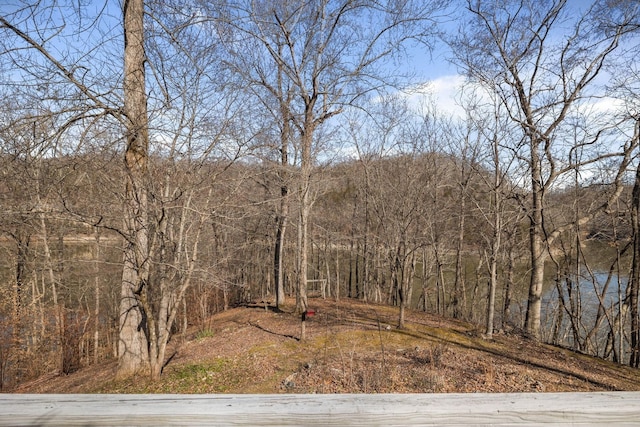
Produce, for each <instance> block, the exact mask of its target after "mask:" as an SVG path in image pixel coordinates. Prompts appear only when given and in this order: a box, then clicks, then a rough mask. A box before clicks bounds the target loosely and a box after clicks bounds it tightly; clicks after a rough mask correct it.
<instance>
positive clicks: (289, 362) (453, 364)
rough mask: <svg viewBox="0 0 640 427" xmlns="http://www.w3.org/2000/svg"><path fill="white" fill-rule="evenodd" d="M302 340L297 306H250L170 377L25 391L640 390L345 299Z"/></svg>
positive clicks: (187, 349)
mask: <svg viewBox="0 0 640 427" xmlns="http://www.w3.org/2000/svg"><path fill="white" fill-rule="evenodd" d="M310 306H311V307H312V308H314V309H315V310H316V311H317V313H316V315H315V316H314V317H312V318H310V319H309V321H307V323H306V324H307V327H306V330H307V339H306V340H305V341H304V342H300V341H299V340H298V337H299V334H300V319H299V317H298V316H296V315H294V314H293V307H290V308H288V309H285V310H284V311H283V312H280V313H276V312H274V311H270V310H269V311H267V310H265V309H264V308H261V307H257V306H254V307H240V308H235V309H232V310H229V311H227V312H224V313H220V314H217V315H215V316H214V317H213V318H212V319H211V322H210V325H211V328H210V329H208V330H207V331H206V332H205V333H203V332H202V331H200V332H198V331H197V330H196V329H194V330H193V331H192V332H191V333H190V334H189V335H188V336H184V337H177V338H176V339H174V342H172V343H171V345H172V350H171V353H170V356H171V359H170V361H169V362H168V363H167V366H166V368H165V370H164V373H163V376H162V379H161V380H160V381H158V382H155V383H150V382H149V381H148V380H147V379H145V378H136V379H135V380H130V381H120V382H115V381H114V380H113V374H114V371H115V363H113V362H112V363H108V364H103V365H100V366H92V367H88V368H85V369H82V370H80V371H79V372H77V373H74V374H72V375H67V376H59V375H56V374H51V375H49V376H46V377H43V378H40V379H38V380H36V381H33V382H31V383H29V384H25V385H23V386H22V387H20V388H19V389H18V390H16V391H17V392H20V393H336V392H341V393H388V392H392V393H394V392H398V393H399V392H545V391H546V392H554V391H598V390H640V371H638V370H635V369H630V368H628V367H625V366H620V365H616V364H613V363H609V362H605V361H602V360H599V359H596V358H593V357H589V356H585V355H581V354H577V353H573V352H570V351H568V350H564V349H559V348H555V347H552V346H548V345H542V344H538V343H536V342H534V341H531V340H528V339H525V338H523V337H520V336H518V335H497V336H495V338H494V339H493V340H491V341H488V340H484V339H483V338H482V337H481V336H480V334H479V333H478V331H477V329H476V328H475V327H474V326H472V325H469V324H466V323H463V322H456V321H452V320H449V319H442V318H440V317H436V316H432V315H429V314H426V313H421V312H412V311H410V312H408V314H407V320H408V322H407V327H406V329H403V330H398V329H397V328H395V326H394V325H395V323H396V317H397V309H394V308H392V307H387V306H381V305H374V304H366V303H362V302H359V301H353V300H347V299H343V300H341V301H339V302H335V301H333V300H321V299H313V300H311V301H310Z"/></svg>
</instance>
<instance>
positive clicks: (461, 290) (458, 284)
mask: <svg viewBox="0 0 640 427" xmlns="http://www.w3.org/2000/svg"><path fill="white" fill-rule="evenodd" d="M463 175H464V172H463ZM463 179H464V177H463ZM460 187H461V190H460V213H459V217H458V241H457V247H456V277H455V282H454V285H453V301H451V304H452V305H453V317H454V318H455V319H461V318H462V317H463V316H464V308H465V307H464V306H465V305H466V301H465V285H464V276H463V271H462V270H463V268H464V265H463V263H464V260H463V257H462V245H463V243H464V221H465V216H466V213H465V210H466V199H465V196H464V185H463V184H461V185H460Z"/></svg>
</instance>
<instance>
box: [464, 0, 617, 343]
mask: <svg viewBox="0 0 640 427" xmlns="http://www.w3.org/2000/svg"><path fill="white" fill-rule="evenodd" d="M596 3H597V2H596ZM467 9H468V11H469V13H470V14H471V17H472V18H471V19H470V20H469V21H468V22H467V23H466V24H465V25H466V28H465V31H464V33H465V34H464V36H462V37H461V38H460V39H459V40H458V41H457V43H456V44H455V50H456V55H457V59H458V60H459V62H460V64H461V65H462V66H463V68H464V69H465V70H466V71H467V73H468V74H469V76H470V77H472V78H473V79H475V80H477V81H480V82H482V83H484V84H487V86H488V87H490V89H491V90H494V91H495V92H496V94H497V95H498V96H499V98H500V102H501V103H502V104H503V105H504V107H505V110H506V111H507V114H508V115H509V117H510V118H511V119H512V120H514V121H515V122H516V123H518V124H519V125H520V127H521V132H522V135H523V138H524V141H525V142H526V148H527V150H528V152H527V154H526V156H527V157H526V159H527V164H528V168H529V184H528V185H529V192H530V201H529V220H530V228H529V231H530V233H529V234H530V251H531V254H530V255H531V279H530V285H529V301H528V308H527V316H526V330H527V332H528V333H529V334H530V335H532V336H534V337H536V338H540V312H541V296H542V289H543V287H542V286H543V282H544V262H545V260H546V258H547V253H548V252H547V251H548V248H549V245H550V244H551V243H553V241H554V240H555V238H556V236H557V235H558V234H559V233H560V232H561V230H562V227H560V228H556V229H555V230H548V229H546V228H545V222H544V207H545V196H546V194H548V193H549V191H550V190H551V189H552V188H553V186H554V185H555V184H556V183H557V181H558V179H559V177H561V176H563V174H566V173H567V172H568V171H571V170H574V169H575V168H576V167H578V166H579V165H576V164H574V163H573V162H571V159H569V158H568V148H569V147H566V146H564V147H563V144H565V143H566V141H563V137H562V132H563V126H564V125H565V123H566V120H567V118H568V117H570V116H571V115H572V114H574V113H575V111H576V109H580V108H581V106H584V105H585V103H586V102H587V101H588V100H589V97H590V96H594V95H595V93H596V89H597V87H596V84H595V83H596V77H598V76H599V75H600V73H601V71H602V69H603V66H604V65H605V64H606V63H607V61H609V60H610V57H611V56H612V53H613V52H615V51H616V49H617V48H618V46H619V44H620V40H621V38H622V37H624V36H625V34H626V33H628V31H629V26H628V22H620V23H617V25H616V26H615V27H612V28H610V30H607V31H600V30H599V28H598V27H597V25H595V23H594V18H595V16H594V13H596V12H597V10H596V8H595V7H593V6H592V7H590V8H588V9H587V10H586V11H585V12H584V13H577V12H576V11H575V10H574V11H569V10H568V3H567V1H566V0H550V1H544V2H538V1H536V2H534V1H529V0H514V1H508V2H503V3H500V4H496V3H492V2H485V1H479V0H469V1H468V2H467ZM569 13H571V14H572V15H573V16H574V17H575V18H573V19H572V18H570V16H569ZM569 20H570V22H571V27H568V26H567V22H569ZM601 136H602V135H601V134H600V133H599V132H598V131H597V130H590V132H588V133H587V134H585V135H584V138H583V139H582V141H580V146H581V147H584V148H588V147H592V146H593V145H594V144H597V143H598V142H599V141H600V137H601ZM523 148H524V146H523ZM625 148H626V149H627V153H626V154H628V148H629V147H628V146H627V147H625ZM609 155H610V156H619V155H620V153H609ZM600 159H602V156H599V155H597V154H594V156H592V157H591V158H589V159H587V160H583V162H582V166H584V165H585V164H591V163H594V162H597V161H599V160H600ZM620 164H621V165H623V166H624V165H625V164H626V162H625V161H624V160H623V161H622V162H621V163H620ZM618 183H619V181H618ZM618 188H619V189H620V188H621V187H620V186H618ZM618 194H619V191H614V192H613V193H612V195H611V198H610V199H609V201H608V202H605V203H604V204H603V205H602V206H601V208H602V209H604V208H606V207H607V206H609V204H610V202H611V201H612V200H613V199H615V197H617V195H618ZM591 216H592V213H589V214H586V215H585V216H584V217H583V218H581V219H580V222H582V221H587V220H588V219H589V218H590V217H591Z"/></svg>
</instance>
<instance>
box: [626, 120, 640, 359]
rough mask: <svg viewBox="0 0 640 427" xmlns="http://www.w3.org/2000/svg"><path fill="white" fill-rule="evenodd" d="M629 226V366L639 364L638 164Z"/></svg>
mask: <svg viewBox="0 0 640 427" xmlns="http://www.w3.org/2000/svg"><path fill="white" fill-rule="evenodd" d="M639 123H640V122H639ZM631 227H632V230H633V260H632V264H631V277H630V278H629V285H628V286H630V288H631V289H630V290H629V295H628V301H629V312H630V314H631V355H630V356H629V366H632V367H634V368H637V367H639V366H640V318H639V317H638V290H639V289H640V165H638V167H637V168H636V179H635V182H634V184H633V192H632V202H631Z"/></svg>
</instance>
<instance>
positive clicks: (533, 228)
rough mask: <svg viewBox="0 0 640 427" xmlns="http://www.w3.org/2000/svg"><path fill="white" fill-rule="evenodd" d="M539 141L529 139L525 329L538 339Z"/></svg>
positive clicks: (540, 268) (541, 256)
mask: <svg viewBox="0 0 640 427" xmlns="http://www.w3.org/2000/svg"><path fill="white" fill-rule="evenodd" d="M538 146H539V142H537V141H536V140H534V139H533V138H532V141H531V163H530V166H531V197H532V209H531V213H530V216H529V221H530V224H529V246H530V252H531V277H530V280H529V299H528V302H527V315H526V319H525V330H526V332H527V334H529V335H530V336H532V337H533V338H535V339H537V340H539V339H540V314H541V309H542V285H543V282H544V261H545V258H546V257H545V250H546V248H545V240H544V229H543V223H542V209H543V186H542V169H541V166H540V158H539V157H540V156H539V154H538Z"/></svg>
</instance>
